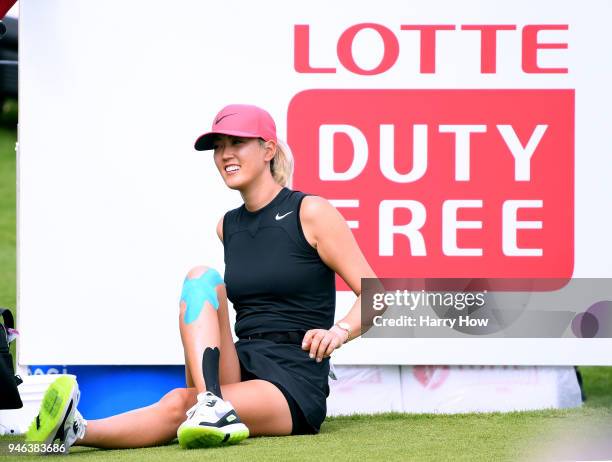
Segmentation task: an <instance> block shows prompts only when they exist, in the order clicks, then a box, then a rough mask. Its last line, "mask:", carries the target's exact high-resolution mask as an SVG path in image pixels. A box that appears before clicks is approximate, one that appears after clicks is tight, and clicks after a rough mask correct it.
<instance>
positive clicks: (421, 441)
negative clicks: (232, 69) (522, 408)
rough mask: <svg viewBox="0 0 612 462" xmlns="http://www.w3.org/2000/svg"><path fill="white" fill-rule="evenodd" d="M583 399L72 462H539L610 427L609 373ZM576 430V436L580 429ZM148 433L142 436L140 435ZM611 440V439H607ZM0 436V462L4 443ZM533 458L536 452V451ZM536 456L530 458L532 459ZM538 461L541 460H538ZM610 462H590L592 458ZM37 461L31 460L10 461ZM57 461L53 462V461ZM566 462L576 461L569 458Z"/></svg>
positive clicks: (7, 171)
mask: <svg viewBox="0 0 612 462" xmlns="http://www.w3.org/2000/svg"><path fill="white" fill-rule="evenodd" d="M15 139H16V136H15V131H14V130H7V129H6V128H1V127H0V306H9V307H12V308H14V307H15V300H16V299H15V286H16V279H15V215H16V213H15V151H14V146H15ZM581 371H582V373H583V378H584V386H585V390H586V394H587V397H588V399H587V402H586V404H585V405H584V406H583V407H582V408H579V409H572V410H562V411H554V410H549V411H538V412H523V413H506V414H500V413H494V414H469V415H456V416H445V415H407V414H384V415H378V416H351V417H337V418H328V419H327V420H326V421H325V423H324V424H323V427H322V429H321V433H320V434H319V435H316V436H292V437H278V438H250V439H247V440H246V441H244V442H242V443H241V444H239V445H237V446H232V447H224V448H216V449H205V450H182V449H180V448H179V446H178V444H177V443H176V442H175V443H174V444H170V445H167V446H163V447H156V448H146V449H128V450H112V451H110V450H105V451H103V450H97V449H90V448H74V449H73V450H72V452H71V454H69V455H68V456H61V457H60V458H62V459H63V458H64V457H68V458H69V459H68V460H70V461H74V462H77V461H97V460H104V461H106V460H113V461H134V462H140V461H142V462H156V461H166V460H180V461H190V460H193V461H202V460H206V461H217V460H218V461H225V460H236V461H239V460H245V461H253V460H273V461H287V460H298V461H299V460H304V461H313V460H325V461H326V460H333V461H343V460H360V459H361V460H379V461H387V460H419V461H421V460H431V461H443V460H452V461H455V460H469V461H479V460H482V461H489V460H519V459H520V460H524V459H525V458H526V457H528V456H529V455H530V454H531V455H532V457H535V459H534V460H541V457H540V456H538V455H537V454H538V452H537V451H538V448H539V447H543V449H541V450H540V451H543V453H547V451H549V448H548V447H547V446H546V444H552V445H558V444H560V442H562V441H567V440H568V438H569V436H568V435H571V436H572V437H574V438H576V435H581V436H580V437H581V438H583V439H585V438H587V437H591V436H592V435H593V434H595V433H596V432H597V429H602V428H606V424H609V423H610V422H612V367H585V368H581ZM580 429H582V434H580V433H579V431H578V430H580ZM143 431H146V429H143ZM611 434H612V433H611ZM20 441H22V438H21V437H8V436H5V437H0V459H2V458H4V459H7V460H8V459H10V458H11V457H9V456H8V455H6V448H7V445H8V444H9V443H15V442H20ZM534 451H535V452H534ZM533 454H536V456H533ZM540 455H541V453H540ZM603 458H606V459H610V458H612V453H611V454H609V455H608V456H607V457H593V459H599V460H601V459H603ZM12 459H13V460H22V461H27V460H36V457H35V456H21V457H14V456H13V457H12ZM54 460H55V459H54ZM572 460H575V458H574V459H572Z"/></svg>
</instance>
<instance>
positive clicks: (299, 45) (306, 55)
mask: <svg viewBox="0 0 612 462" xmlns="http://www.w3.org/2000/svg"><path fill="white" fill-rule="evenodd" d="M293 30H294V37H295V41H294V43H293V66H294V68H295V70H296V72H300V73H302V74H334V73H335V72H336V69H335V68H333V67H311V66H310V26H309V25H307V24H296V25H295V27H294V29H293Z"/></svg>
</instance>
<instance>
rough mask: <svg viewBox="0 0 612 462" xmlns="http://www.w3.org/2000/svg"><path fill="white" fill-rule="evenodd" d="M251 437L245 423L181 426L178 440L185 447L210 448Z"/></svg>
mask: <svg viewBox="0 0 612 462" xmlns="http://www.w3.org/2000/svg"><path fill="white" fill-rule="evenodd" d="M248 437H249V429H248V428H247V427H246V425H244V424H243V423H237V424H231V425H226V426H225V427H221V428H219V427H206V426H197V427H184V428H179V431H178V440H179V445H180V447H181V448H183V449H195V448H209V447H215V446H224V445H230V444H236V443H239V442H241V441H242V440H244V439H246V438H248Z"/></svg>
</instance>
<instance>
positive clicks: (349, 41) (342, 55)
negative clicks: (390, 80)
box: [337, 23, 399, 75]
mask: <svg viewBox="0 0 612 462" xmlns="http://www.w3.org/2000/svg"><path fill="white" fill-rule="evenodd" d="M364 29H373V30H375V31H376V32H377V33H378V35H380V38H381V39H382V41H383V44H384V52H383V57H382V59H381V61H380V63H379V64H378V66H376V67H375V68H374V69H370V70H367V69H363V68H361V67H359V66H358V65H357V63H356V62H355V59H354V57H353V40H354V39H355V36H356V35H357V34H358V33H359V32H361V31H362V30H364ZM337 51H338V59H339V60H340V63H341V64H342V65H343V66H344V67H345V68H346V69H347V70H348V71H350V72H353V73H354V74H359V75H376V74H382V73H383V72H386V71H388V70H389V69H390V68H391V67H392V66H393V65H394V64H395V62H396V61H397V57H398V56H399V42H398V41H397V38H396V37H395V34H393V32H391V31H390V30H389V29H387V28H386V27H385V26H381V25H380V24H374V23H363V24H356V25H354V26H351V27H349V28H348V29H347V30H345V31H344V32H343V33H342V35H341V36H340V39H339V40H338V48H337Z"/></svg>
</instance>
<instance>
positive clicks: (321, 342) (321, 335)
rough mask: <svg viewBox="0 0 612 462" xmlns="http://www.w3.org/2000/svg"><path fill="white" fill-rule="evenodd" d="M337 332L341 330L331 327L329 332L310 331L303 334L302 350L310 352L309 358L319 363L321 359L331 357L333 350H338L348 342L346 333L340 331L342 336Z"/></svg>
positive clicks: (322, 330) (320, 330)
mask: <svg viewBox="0 0 612 462" xmlns="http://www.w3.org/2000/svg"><path fill="white" fill-rule="evenodd" d="M338 331H342V329H340V328H335V329H334V328H333V327H332V328H331V329H329V330H328V329H310V330H309V331H307V332H306V334H304V339H303V340H302V350H310V354H309V356H310V357H311V358H312V359H316V361H317V362H321V361H322V360H323V358H328V357H329V356H331V354H332V352H333V351H334V350H335V349H337V348H340V347H341V346H342V345H343V344H344V342H346V340H348V333H346V332H344V331H342V332H344V334H342V333H340V332H338ZM345 334H346V335H345Z"/></svg>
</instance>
